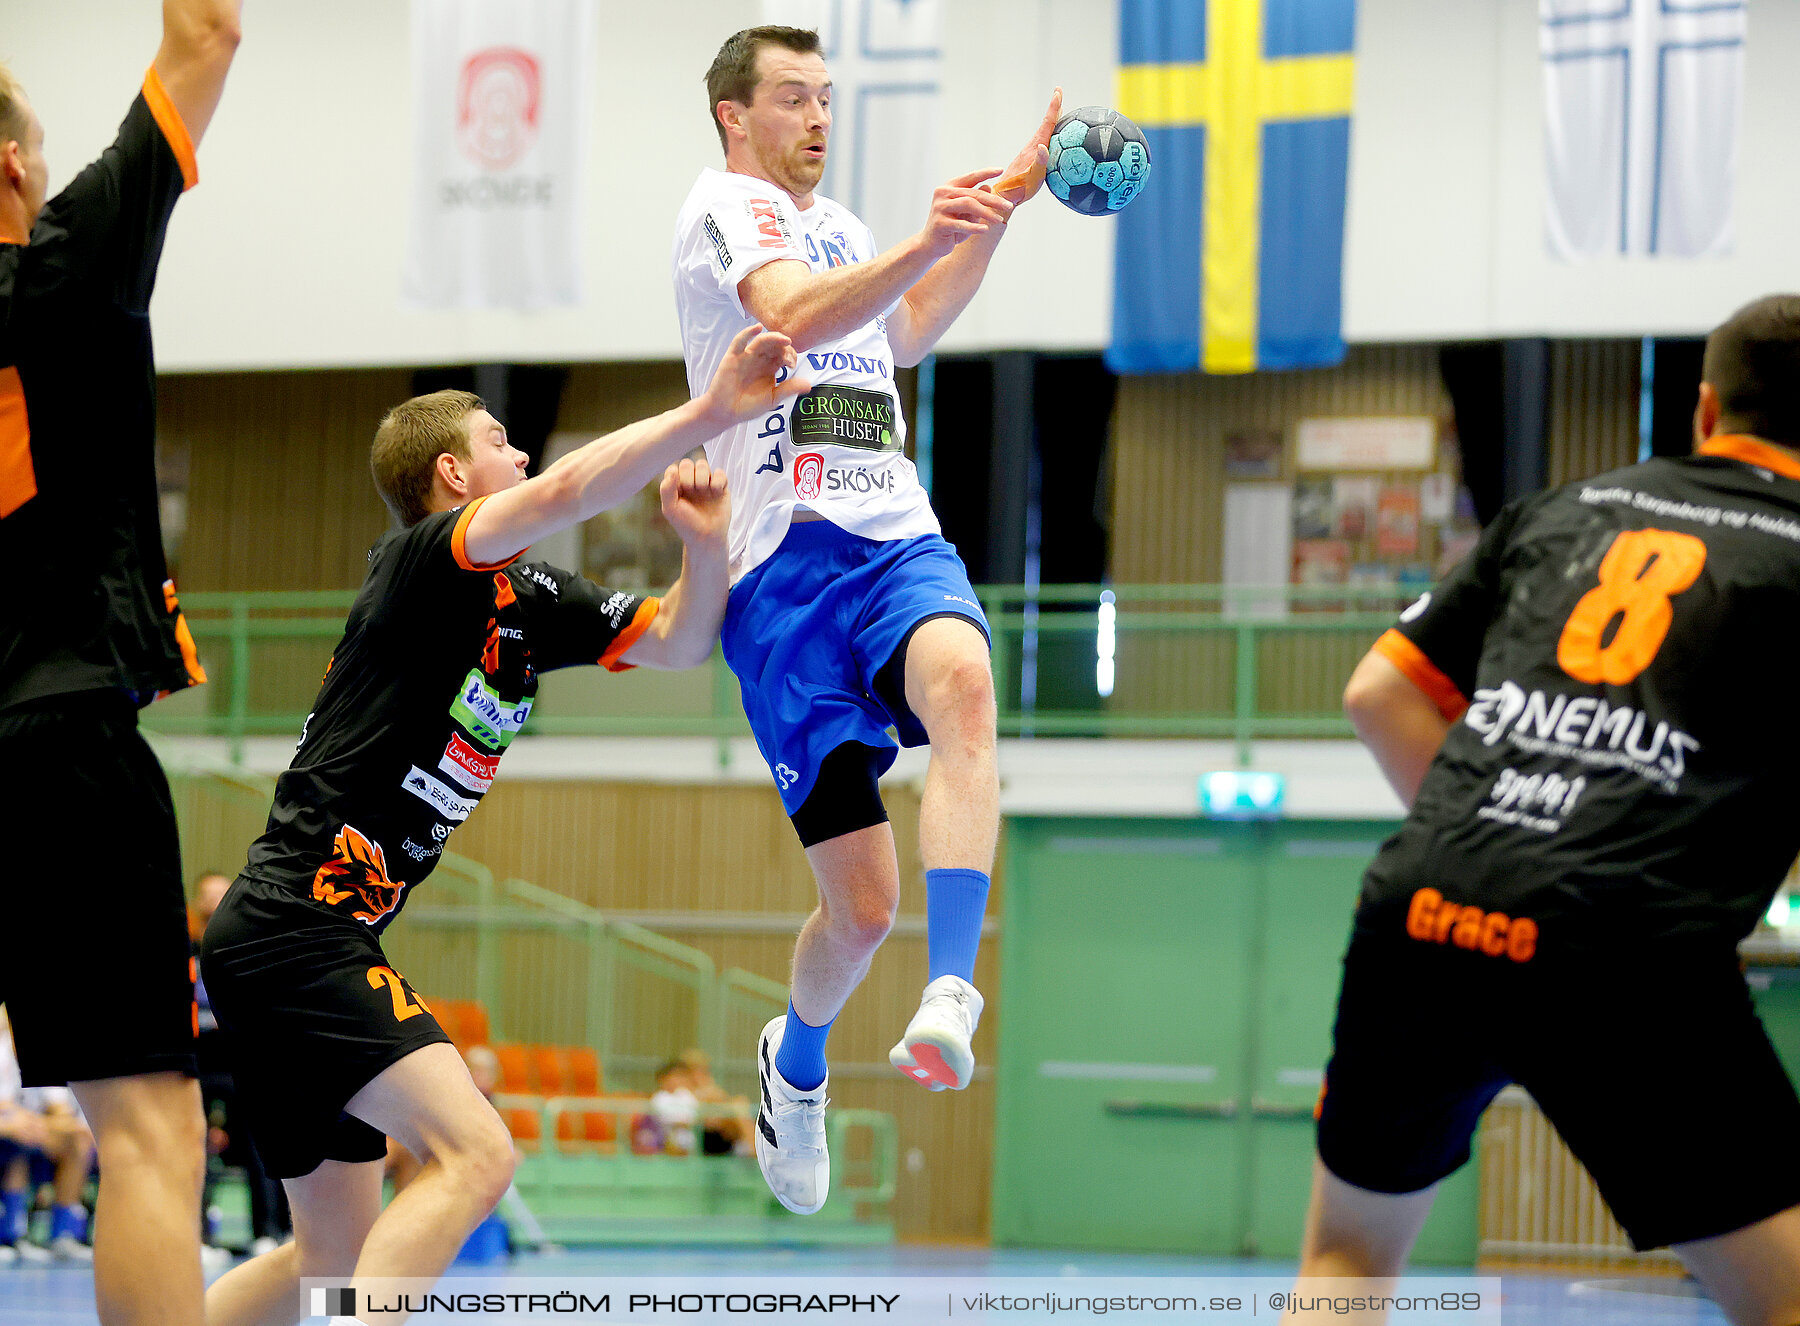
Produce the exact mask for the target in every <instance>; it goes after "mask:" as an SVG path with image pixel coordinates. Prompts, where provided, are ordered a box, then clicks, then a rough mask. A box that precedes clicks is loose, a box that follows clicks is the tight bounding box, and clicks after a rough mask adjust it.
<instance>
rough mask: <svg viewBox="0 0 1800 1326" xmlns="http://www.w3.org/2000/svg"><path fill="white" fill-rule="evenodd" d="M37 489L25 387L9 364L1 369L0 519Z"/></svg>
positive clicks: (29, 498) (35, 494)
mask: <svg viewBox="0 0 1800 1326" xmlns="http://www.w3.org/2000/svg"><path fill="white" fill-rule="evenodd" d="M37 490H38V486H37V470H36V469H35V468H34V467H33V466H32V463H31V418H30V416H29V415H28V414H27V413H26V410H25V384H24V383H23V382H21V381H20V380H19V370H18V369H17V368H16V367H14V366H13V365H11V364H8V365H7V366H6V367H5V368H0V520H4V519H5V518H6V517H8V516H10V515H11V514H12V513H13V512H15V511H17V510H18V509H19V508H20V507H22V506H24V505H25V504H26V503H27V502H29V501H30V500H31V499H32V498H34V497H36V496H37Z"/></svg>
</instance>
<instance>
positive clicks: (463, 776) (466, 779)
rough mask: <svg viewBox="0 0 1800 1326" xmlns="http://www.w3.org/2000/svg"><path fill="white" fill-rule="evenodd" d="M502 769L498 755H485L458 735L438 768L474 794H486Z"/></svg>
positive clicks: (447, 748)
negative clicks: (497, 772) (498, 771)
mask: <svg viewBox="0 0 1800 1326" xmlns="http://www.w3.org/2000/svg"><path fill="white" fill-rule="evenodd" d="M499 767H500V757H499V756H498V755H484V754H482V753H481V752H480V751H478V750H476V749H475V748H474V747H473V746H471V745H470V744H469V743H468V742H466V741H464V740H463V739H462V738H461V737H459V736H457V735H456V733H454V732H452V733H451V734H450V744H449V745H448V746H446V747H444V754H443V756H442V757H441V758H440V759H439V760H438V768H440V769H442V770H443V771H444V772H445V773H447V774H449V775H450V776H451V777H452V778H454V779H456V781H457V782H459V783H461V784H462V785H463V786H464V787H466V788H468V789H469V790H470V791H473V792H485V791H487V790H488V788H490V787H492V786H493V785H494V773H495V771H496V770H497V769H499Z"/></svg>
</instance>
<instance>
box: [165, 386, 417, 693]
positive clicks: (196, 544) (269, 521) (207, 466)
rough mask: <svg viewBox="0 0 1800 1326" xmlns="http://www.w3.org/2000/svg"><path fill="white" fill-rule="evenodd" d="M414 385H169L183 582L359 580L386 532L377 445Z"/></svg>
mask: <svg viewBox="0 0 1800 1326" xmlns="http://www.w3.org/2000/svg"><path fill="white" fill-rule="evenodd" d="M411 385H412V374H411V372H410V371H408V370H405V369H375V370H366V371H335V372H318V373H219V374H197V375H191V376H169V377H164V378H162V379H161V380H160V382H159V383H158V384H157V392H158V406H157V428H158V432H159V435H160V436H161V437H162V438H163V439H164V441H165V443H174V444H177V445H185V447H186V448H187V451H188V501H187V513H188V514H187V535H186V538H185V540H184V542H183V545H182V552H181V587H182V588H183V589H187V590H195V589H210V590H245V589H353V588H355V587H356V586H357V585H359V584H361V583H362V578H363V572H364V570H365V568H366V557H365V555H366V554H367V552H368V550H369V545H370V544H372V543H374V542H375V540H376V539H377V538H378V537H379V536H380V534H381V531H382V530H383V529H385V528H386V527H387V513H386V510H385V509H384V508H383V507H382V505H381V499H380V498H379V497H377V496H376V494H375V485H374V484H373V482H371V480H370V478H369V443H370V442H371V441H372V440H373V439H374V436H375V425H376V424H378V423H380V422H381V416H382V415H383V414H384V413H385V412H386V411H387V410H388V409H389V408H390V407H392V406H394V405H397V404H398V403H399V402H401V401H403V400H405V399H406V396H407V394H408V392H409V390H410V388H411ZM314 683H315V685H316V683H317V676H316V674H315V676H314Z"/></svg>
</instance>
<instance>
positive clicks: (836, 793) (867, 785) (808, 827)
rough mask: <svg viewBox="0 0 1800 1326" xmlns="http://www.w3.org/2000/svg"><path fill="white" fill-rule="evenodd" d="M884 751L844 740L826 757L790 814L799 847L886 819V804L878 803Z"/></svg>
mask: <svg viewBox="0 0 1800 1326" xmlns="http://www.w3.org/2000/svg"><path fill="white" fill-rule="evenodd" d="M885 753H886V752H882V751H877V750H876V749H875V748H874V747H873V746H865V745H863V744H862V743H861V742H860V741H846V742H845V743H844V744H843V745H841V746H839V747H838V748H837V749H836V750H834V751H832V752H831V754H829V755H827V756H826V757H825V759H824V760H823V761H822V762H821V763H820V765H819V776H818V778H817V779H815V780H814V782H813V790H812V791H811V792H808V793H807V794H806V800H805V801H804V802H802V803H801V805H800V809H799V810H796V811H795V812H794V813H793V814H792V815H791V816H789V818H790V819H791V820H793V822H794V832H795V833H797V834H799V835H800V845H801V846H802V847H811V846H813V845H814V844H816V843H822V842H824V841H825V840H826V839H828V838H836V837H839V836H841V835H843V834H846V833H854V832H856V830H858V829H867V828H869V827H871V826H872V825H876V824H886V823H887V817H888V815H887V807H885V806H883V805H882V804H881V790H880V788H879V786H878V785H877V784H878V783H879V781H880V778H881V774H880V772H879V769H880V767H882V766H880V765H879V764H878V761H879V760H880V757H881V756H882V755H883V754H885Z"/></svg>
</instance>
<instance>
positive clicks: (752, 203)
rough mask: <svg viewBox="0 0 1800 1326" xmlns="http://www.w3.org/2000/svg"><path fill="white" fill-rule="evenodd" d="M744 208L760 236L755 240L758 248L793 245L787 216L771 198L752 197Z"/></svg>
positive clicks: (780, 247) (781, 247) (779, 247)
mask: <svg viewBox="0 0 1800 1326" xmlns="http://www.w3.org/2000/svg"><path fill="white" fill-rule="evenodd" d="M744 210H745V211H746V212H748V213H749V214H750V220H751V221H752V222H754V223H755V225H756V230H757V233H758V234H760V235H761V236H762V238H761V239H759V240H757V241H756V244H757V247H758V248H764V249H791V248H793V247H794V232H793V230H792V229H791V228H790V227H789V226H788V223H787V218H786V217H785V216H783V215H782V214H781V209H780V208H778V207H777V206H776V205H775V200H774V199H773V198H752V199H750V200H749V201H748V202H746V203H745V204H744Z"/></svg>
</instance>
